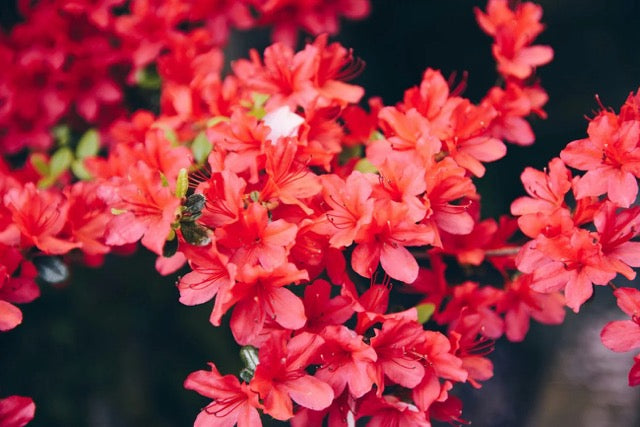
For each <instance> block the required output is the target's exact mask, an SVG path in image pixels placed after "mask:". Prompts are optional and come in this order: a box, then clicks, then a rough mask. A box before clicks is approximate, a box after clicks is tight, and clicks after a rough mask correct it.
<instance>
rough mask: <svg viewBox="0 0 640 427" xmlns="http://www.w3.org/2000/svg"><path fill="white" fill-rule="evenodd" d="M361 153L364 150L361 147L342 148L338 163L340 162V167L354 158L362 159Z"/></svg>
mask: <svg viewBox="0 0 640 427" xmlns="http://www.w3.org/2000/svg"><path fill="white" fill-rule="evenodd" d="M363 151H364V150H363V149H362V145H353V146H351V147H344V148H343V149H342V152H341V153H340V156H339V158H338V161H339V162H340V164H341V165H344V164H345V163H347V162H348V161H349V160H351V159H353V158H354V157H362V155H363V154H364V153H363Z"/></svg>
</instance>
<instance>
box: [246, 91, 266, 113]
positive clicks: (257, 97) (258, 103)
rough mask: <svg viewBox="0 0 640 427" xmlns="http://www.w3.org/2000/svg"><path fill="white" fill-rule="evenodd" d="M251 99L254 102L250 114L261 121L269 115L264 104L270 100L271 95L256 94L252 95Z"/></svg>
mask: <svg viewBox="0 0 640 427" xmlns="http://www.w3.org/2000/svg"><path fill="white" fill-rule="evenodd" d="M251 99H252V100H253V105H252V106H251V111H249V113H248V114H249V115H250V116H253V117H255V118H256V119H258V120H259V119H261V118H263V117H264V116H265V115H266V114H267V111H266V110H265V109H264V104H265V103H266V102H267V100H268V99H269V95H267V94H264V93H258V92H254V93H252V94H251Z"/></svg>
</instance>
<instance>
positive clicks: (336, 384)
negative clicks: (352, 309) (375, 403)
mask: <svg viewBox="0 0 640 427" xmlns="http://www.w3.org/2000/svg"><path fill="white" fill-rule="evenodd" d="M321 336H322V337H323V338H324V340H325V346H324V347H323V348H322V350H321V353H320V361H321V366H320V368H319V369H318V370H317V371H316V377H317V378H318V379H320V380H322V381H324V382H326V383H328V384H329V385H331V387H332V388H333V392H334V395H335V396H339V395H341V394H342V392H343V391H344V390H345V388H346V387H347V385H348V386H349V392H350V393H351V395H352V396H354V397H361V396H363V395H365V394H366V393H367V392H368V391H369V390H371V387H372V386H373V384H374V382H375V381H376V374H375V371H376V369H375V361H376V360H377V355H376V352H375V350H374V349H373V348H371V347H370V346H369V345H367V344H365V343H364V341H362V338H363V337H362V336H360V335H357V334H356V333H355V332H353V331H352V330H350V329H348V328H347V327H345V326H342V325H335V326H327V327H326V328H325V329H324V330H323V331H322V332H321Z"/></svg>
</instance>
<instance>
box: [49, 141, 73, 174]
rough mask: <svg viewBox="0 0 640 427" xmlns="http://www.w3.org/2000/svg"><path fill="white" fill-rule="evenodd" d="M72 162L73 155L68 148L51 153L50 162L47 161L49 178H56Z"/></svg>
mask: <svg viewBox="0 0 640 427" xmlns="http://www.w3.org/2000/svg"><path fill="white" fill-rule="evenodd" d="M71 162H73V153H72V152H71V149H70V148H69V147H62V148H59V149H58V151H56V152H55V153H53V156H51V160H50V161H49V176H50V177H52V178H54V179H55V178H57V177H59V176H60V175H62V173H63V172H65V171H66V170H67V169H69V166H71Z"/></svg>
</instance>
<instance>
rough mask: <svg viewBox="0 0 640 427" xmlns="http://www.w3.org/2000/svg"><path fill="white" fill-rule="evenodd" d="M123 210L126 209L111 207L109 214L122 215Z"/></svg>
mask: <svg viewBox="0 0 640 427" xmlns="http://www.w3.org/2000/svg"><path fill="white" fill-rule="evenodd" d="M125 212H126V210H124V209H116V208H111V214H112V215H122V214H123V213H125Z"/></svg>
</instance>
